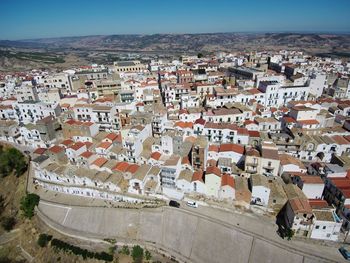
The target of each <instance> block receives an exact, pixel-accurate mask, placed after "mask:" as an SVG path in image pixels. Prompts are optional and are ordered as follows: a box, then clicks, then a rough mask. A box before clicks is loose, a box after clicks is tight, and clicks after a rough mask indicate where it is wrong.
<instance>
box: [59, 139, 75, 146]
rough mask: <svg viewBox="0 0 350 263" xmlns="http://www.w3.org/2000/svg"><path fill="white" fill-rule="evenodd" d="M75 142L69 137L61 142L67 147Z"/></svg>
mask: <svg viewBox="0 0 350 263" xmlns="http://www.w3.org/2000/svg"><path fill="white" fill-rule="evenodd" d="M73 143H74V141H73V140H71V139H67V140H64V141H63V142H61V144H63V145H65V146H67V147H68V146H69V145H71V144H73Z"/></svg>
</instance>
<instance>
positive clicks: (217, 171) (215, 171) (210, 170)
mask: <svg viewBox="0 0 350 263" xmlns="http://www.w3.org/2000/svg"><path fill="white" fill-rule="evenodd" d="M206 174H215V175H217V176H219V177H220V176H221V171H220V169H219V168H218V167H216V166H208V167H207V169H206Z"/></svg>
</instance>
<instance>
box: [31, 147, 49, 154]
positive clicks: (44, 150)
mask: <svg viewBox="0 0 350 263" xmlns="http://www.w3.org/2000/svg"><path fill="white" fill-rule="evenodd" d="M46 150H47V149H46V148H37V149H36V150H35V151H34V152H33V153H35V154H40V155H41V154H43V153H45V152H46Z"/></svg>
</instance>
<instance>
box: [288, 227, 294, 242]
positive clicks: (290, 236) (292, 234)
mask: <svg viewBox="0 0 350 263" xmlns="http://www.w3.org/2000/svg"><path fill="white" fill-rule="evenodd" d="M293 236H294V230H292V229H290V228H287V230H286V237H287V240H291V239H292V237H293Z"/></svg>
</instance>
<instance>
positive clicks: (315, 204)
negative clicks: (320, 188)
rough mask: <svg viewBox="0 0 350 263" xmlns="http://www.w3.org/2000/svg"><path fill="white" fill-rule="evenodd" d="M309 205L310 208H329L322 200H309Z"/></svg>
mask: <svg viewBox="0 0 350 263" xmlns="http://www.w3.org/2000/svg"><path fill="white" fill-rule="evenodd" d="M309 204H310V206H311V207H312V208H325V207H329V205H328V203H327V201H326V200H322V199H309Z"/></svg>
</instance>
